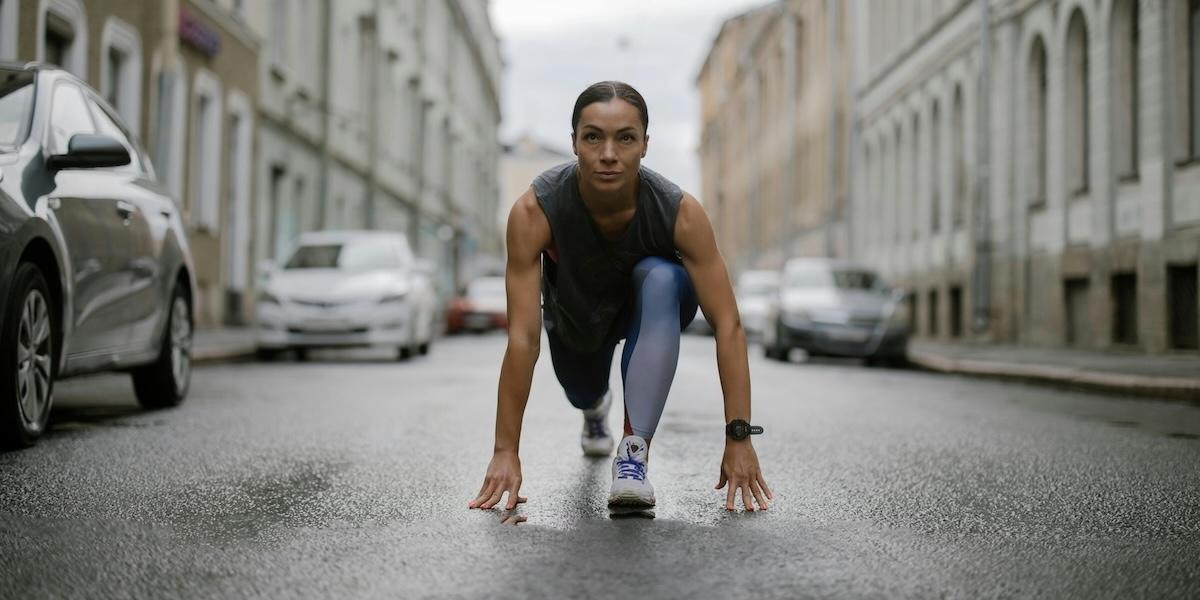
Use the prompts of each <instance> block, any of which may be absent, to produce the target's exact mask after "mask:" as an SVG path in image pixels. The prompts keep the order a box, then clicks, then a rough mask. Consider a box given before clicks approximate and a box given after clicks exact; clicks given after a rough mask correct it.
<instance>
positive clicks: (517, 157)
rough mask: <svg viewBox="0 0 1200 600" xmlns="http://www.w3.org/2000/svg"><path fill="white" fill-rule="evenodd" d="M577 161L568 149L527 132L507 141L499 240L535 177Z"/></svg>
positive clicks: (498, 213)
mask: <svg viewBox="0 0 1200 600" xmlns="http://www.w3.org/2000/svg"><path fill="white" fill-rule="evenodd" d="M574 160H575V155H574V154H572V153H571V151H570V150H569V149H563V148H557V147H555V146H553V145H551V144H549V143H547V142H544V141H541V140H538V139H537V138H534V137H533V136H532V135H530V134H524V135H521V136H520V137H518V138H517V139H516V140H514V141H513V142H511V143H508V144H504V145H503V146H502V149H501V155H500V205H499V207H498V210H497V211H496V225H497V226H498V231H499V232H500V239H501V240H503V239H504V235H505V232H506V231H507V230H508V213H509V211H511V210H512V207H513V205H514V204H516V203H517V198H520V197H521V195H522V194H524V193H525V192H527V191H529V186H530V185H531V184H532V183H533V180H534V179H536V178H537V176H538V175H541V174H542V172H544V171H545V170H546V169H549V168H551V167H555V166H558V165H561V164H563V163H565V162H572V161H574Z"/></svg>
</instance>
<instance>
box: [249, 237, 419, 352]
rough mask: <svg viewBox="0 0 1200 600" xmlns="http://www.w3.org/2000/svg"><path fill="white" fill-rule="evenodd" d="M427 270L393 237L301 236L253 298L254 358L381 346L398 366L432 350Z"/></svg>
mask: <svg viewBox="0 0 1200 600" xmlns="http://www.w3.org/2000/svg"><path fill="white" fill-rule="evenodd" d="M429 275H430V274H429V269H428V268H427V267H426V266H424V265H423V263H422V262H421V261H418V260H417V259H415V258H414V257H413V253H412V250H411V248H410V247H409V245H408V239H407V238H406V237H405V236H404V235H403V234H400V233H393V232H374V231H322V232H314V233H307V234H304V235H302V236H301V237H300V240H299V244H298V246H297V248H296V249H295V251H294V252H292V254H291V256H289V257H288V259H287V260H286V261H284V263H283V264H282V266H279V267H274V268H270V269H268V272H267V274H266V279H265V282H264V283H263V286H262V292H261V293H260V294H259V297H258V312H257V318H256V321H257V341H258V350H259V355H260V357H262V358H272V357H274V355H275V354H277V353H278V352H279V351H281V350H287V349H291V350H294V351H296V354H297V357H298V358H300V359H302V360H303V359H304V358H306V357H307V350H308V349H309V348H336V347H342V348H345V347H356V346H387V347H393V348H396V349H397V353H398V357H399V358H400V359H401V360H404V359H407V358H409V357H411V356H412V355H414V354H426V353H428V352H429V348H430V345H431V344H432V343H433V337H434V334H435V331H436V329H435V327H434V320H435V319H436V318H437V315H436V313H437V300H436V293H435V291H434V286H433V282H432V280H431V278H430V276H429Z"/></svg>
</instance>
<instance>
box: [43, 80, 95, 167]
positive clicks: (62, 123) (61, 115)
mask: <svg viewBox="0 0 1200 600" xmlns="http://www.w3.org/2000/svg"><path fill="white" fill-rule="evenodd" d="M79 133H96V126H95V124H93V123H92V116H91V111H89V110H88V107H87V102H86V101H85V100H84V99H83V92H82V91H80V89H79V88H78V87H76V86H74V85H71V84H69V83H60V84H58V86H56V87H55V88H54V100H53V101H52V104H51V105H50V153H51V154H65V153H66V152H67V144H68V143H69V142H70V141H71V136H73V135H75V134H79Z"/></svg>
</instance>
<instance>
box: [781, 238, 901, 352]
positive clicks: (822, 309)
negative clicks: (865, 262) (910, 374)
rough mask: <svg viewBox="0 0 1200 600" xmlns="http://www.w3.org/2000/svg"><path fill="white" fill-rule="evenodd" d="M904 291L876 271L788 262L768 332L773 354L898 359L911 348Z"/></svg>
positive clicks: (817, 261)
mask: <svg viewBox="0 0 1200 600" xmlns="http://www.w3.org/2000/svg"><path fill="white" fill-rule="evenodd" d="M902 305H903V295H902V294H901V293H899V292H898V291H895V290H892V289H890V288H889V287H888V286H886V285H884V283H883V280H882V279H880V277H879V276H878V275H877V274H876V273H875V272H874V271H872V270H871V269H869V268H867V267H864V266H861V265H856V264H853V263H848V262H843V261H834V260H827V259H812V258H798V259H792V260H789V261H788V262H787V264H786V265H785V267H784V269H783V274H782V276H781V278H780V283H779V292H778V293H777V294H776V295H775V296H774V298H773V299H772V301H771V304H770V307H769V309H768V312H767V322H766V327H765V329H764V331H763V334H764V335H763V348H764V352H765V354H766V356H767V357H768V358H773V359H776V360H787V357H788V354H789V353H790V351H791V350H792V349H793V348H801V349H803V350H805V351H806V352H808V353H809V354H810V355H829V356H851V357H862V358H865V359H867V361H868V362H871V363H876V362H891V363H899V362H903V361H904V360H905V357H906V355H907V348H908V336H909V322H908V311H907V310H905V309H904V307H903V306H902Z"/></svg>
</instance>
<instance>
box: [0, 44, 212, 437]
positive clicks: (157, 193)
mask: <svg viewBox="0 0 1200 600" xmlns="http://www.w3.org/2000/svg"><path fill="white" fill-rule="evenodd" d="M192 273H193V269H192V261H191V255H190V253H189V251H188V246H187V238H186V236H185V234H184V230H183V225H182V223H181V221H180V216H179V212H178V211H177V210H176V207H175V203H174V202H173V201H172V199H171V198H170V196H168V195H167V194H166V193H165V192H164V191H163V188H162V186H160V185H159V184H158V182H156V181H155V176H154V169H153V168H152V167H151V165H150V161H149V160H148V159H147V157H146V154H145V152H143V151H142V149H141V148H140V147H139V145H138V144H137V142H136V140H134V138H133V137H132V136H131V135H130V134H129V132H128V130H127V129H126V127H125V126H124V125H123V124H122V122H121V120H120V119H119V118H118V117H117V114H116V112H115V111H113V109H112V108H111V107H109V106H108V105H107V104H106V103H105V102H104V101H103V100H102V99H101V98H100V97H99V95H98V94H96V93H95V92H94V91H93V90H92V89H91V88H89V87H88V86H87V85H85V84H84V83H82V82H80V81H79V80H78V79H76V78H75V77H73V76H71V75H70V74H68V73H66V72H65V71H62V70H59V69H54V68H49V67H39V66H36V65H26V66H18V65H6V64H0V445H4V446H7V447H20V446H27V445H29V444H32V443H33V442H34V441H35V440H37V438H38V436H40V435H41V434H42V432H43V430H44V429H45V427H46V423H47V421H48V419H49V416H50V405H51V402H52V398H53V396H52V391H53V386H54V380H55V379H56V378H61V377H66V376H70V375H78V374H82V373H92V372H96V371H106V370H118V371H127V372H129V373H131V374H132V376H133V383H134V390H135V392H136V395H137V399H138V401H139V402H140V403H141V404H142V405H143V406H145V407H148V408H158V407H167V406H174V405H176V404H179V403H180V402H182V401H183V399H184V397H185V396H186V394H187V390H188V384H189V381H190V378H191V364H190V360H191V345H192V290H193V289H194V288H195V286H194V281H193V276H192Z"/></svg>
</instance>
